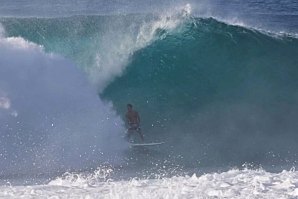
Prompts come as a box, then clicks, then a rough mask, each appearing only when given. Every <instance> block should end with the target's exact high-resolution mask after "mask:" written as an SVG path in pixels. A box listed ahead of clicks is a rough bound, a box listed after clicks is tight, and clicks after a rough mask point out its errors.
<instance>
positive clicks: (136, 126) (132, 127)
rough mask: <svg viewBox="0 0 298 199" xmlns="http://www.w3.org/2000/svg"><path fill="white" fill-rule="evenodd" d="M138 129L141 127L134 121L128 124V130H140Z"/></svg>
mask: <svg viewBox="0 0 298 199" xmlns="http://www.w3.org/2000/svg"><path fill="white" fill-rule="evenodd" d="M140 129H141V128H140V125H138V124H134V123H132V124H129V128H128V130H140Z"/></svg>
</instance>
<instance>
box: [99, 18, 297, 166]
mask: <svg viewBox="0 0 298 199" xmlns="http://www.w3.org/2000/svg"><path fill="white" fill-rule="evenodd" d="M156 36H157V37H159V39H157V40H156V41H155V42H153V43H152V44H150V45H148V46H147V47H145V48H143V49H140V50H139V51H137V52H136V53H134V54H133V56H132V58H131V60H130V62H129V64H128V66H127V68H126V70H125V72H124V73H123V75H122V76H121V77H119V78H117V79H115V80H114V81H113V82H112V83H111V84H109V86H108V87H107V88H106V89H105V90H104V92H103V93H102V95H101V96H102V97H104V98H105V99H108V100H111V101H113V103H114V105H115V107H116V109H117V110H118V111H119V112H120V111H121V109H123V108H122V107H123V106H124V105H125V103H126V102H131V103H132V104H135V105H136V109H138V110H139V112H140V113H141V116H142V119H143V121H144V122H143V123H142V125H143V129H144V132H145V134H146V135H147V136H148V137H149V138H151V139H155V138H156V137H158V138H159V139H163V140H166V141H167V144H168V149H165V150H164V151H167V153H168V154H171V155H172V156H174V157H177V156H178V154H180V155H181V156H182V157H183V159H182V160H179V161H178V162H179V164H183V165H186V166H191V167H193V166H195V165H197V164H203V165H206V166H207V165H208V166H210V165H213V166H223V165H238V164H242V163H244V162H251V163H255V164H262V165H275V164H281V165H289V164H295V161H296V160H295V159H296V158H295V157H296V155H297V154H296V152H297V149H298V148H297V145H296V143H295V141H294V140H296V139H297V135H296V129H297V127H298V126H297V122H296V118H297V110H298V104H297V97H298V95H297V94H298V93H297V89H298V87H297V85H298V84H297V83H298V82H297V78H296V77H297V75H298V67H297V66H298V65H297V63H298V60H297V56H296V55H297V53H298V47H297V46H298V41H297V39H296V38H294V37H290V36H286V35H284V36H274V35H271V36H270V35H269V34H266V33H261V32H258V31H255V30H252V29H248V28H245V27H239V26H233V25H228V24H225V23H221V22H219V21H216V20H214V19H211V18H207V19H200V18H191V17H189V18H188V19H187V20H186V21H185V22H183V23H182V24H180V25H179V26H177V27H176V28H175V29H174V30H173V31H167V30H166V29H159V30H158V31H156ZM175 161H177V160H175Z"/></svg>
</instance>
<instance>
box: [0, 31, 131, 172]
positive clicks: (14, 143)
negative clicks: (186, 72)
mask: <svg viewBox="0 0 298 199" xmlns="http://www.w3.org/2000/svg"><path fill="white" fill-rule="evenodd" d="M0 34H2V35H5V32H4V30H3V29H2V28H0ZM123 133H124V126H123V121H122V119H121V118H120V117H119V116H118V115H117V114H116V113H115V112H114V111H113V107H112V104H111V103H108V102H103V101H101V100H100V98H99V97H98V95H97V92H96V89H95V88H93V87H92V86H91V85H90V84H89V82H88V81H87V78H86V77H85V76H84V73H83V72H82V71H79V70H78V69H77V67H76V66H75V65H74V64H73V63H72V62H70V61H69V60H66V59H64V58H62V57H60V56H57V55H54V54H47V53H45V52H44V50H43V47H42V46H38V45H36V44H34V43H32V42H28V41H26V40H24V39H23V38H20V37H11V38H5V37H1V35H0V138H1V139H0V168H1V169H0V175H1V174H2V175H9V174H18V173H28V172H30V173H35V172H47V171H53V170H54V171H57V169H66V168H82V167H90V166H94V165H95V166H97V165H98V164H99V163H100V162H103V161H108V160H109V161H111V162H119V161H121V160H120V159H121V153H122V151H123V150H124V149H125V148H126V145H127V144H126V143H125V141H124V140H123V139H122V134H123Z"/></svg>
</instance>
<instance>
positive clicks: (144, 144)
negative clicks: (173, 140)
mask: <svg viewBox="0 0 298 199" xmlns="http://www.w3.org/2000/svg"><path fill="white" fill-rule="evenodd" d="M164 143H165V142H152V143H140V144H130V146H156V145H161V144H164Z"/></svg>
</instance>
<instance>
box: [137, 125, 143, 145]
mask: <svg viewBox="0 0 298 199" xmlns="http://www.w3.org/2000/svg"><path fill="white" fill-rule="evenodd" d="M137 132H138V133H139V134H140V137H141V140H142V142H144V136H143V133H142V131H141V128H138V129H137Z"/></svg>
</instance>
